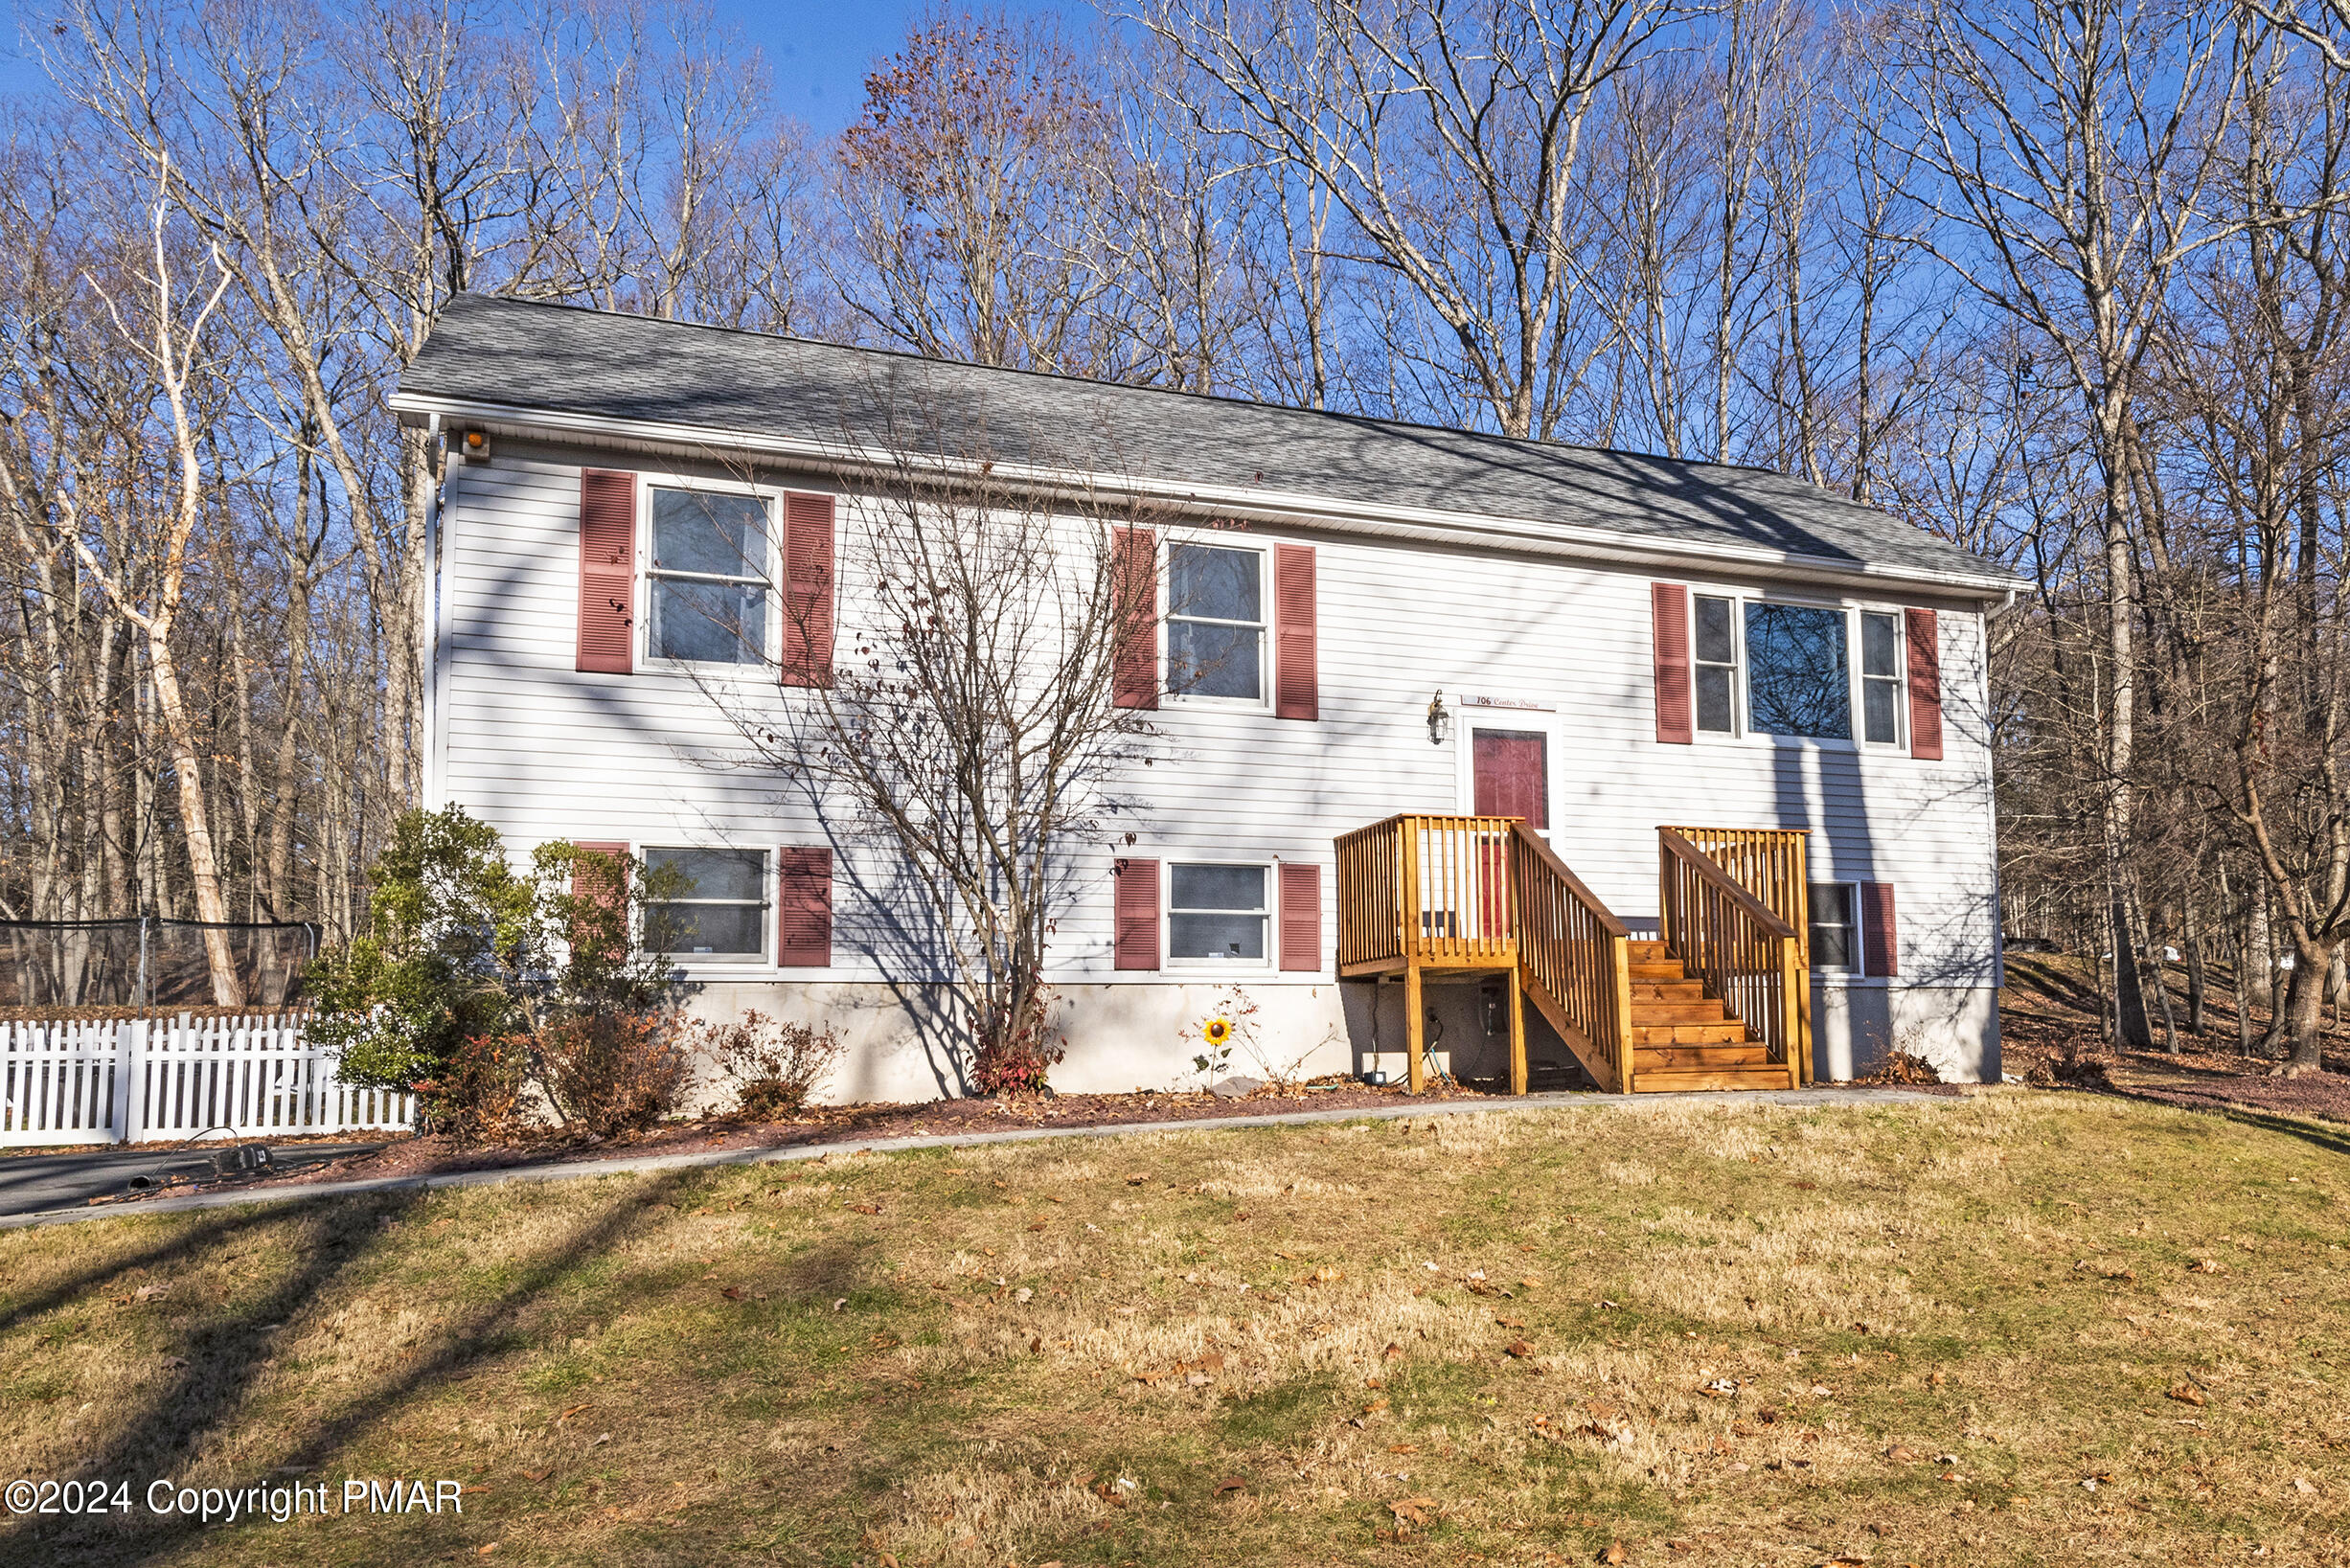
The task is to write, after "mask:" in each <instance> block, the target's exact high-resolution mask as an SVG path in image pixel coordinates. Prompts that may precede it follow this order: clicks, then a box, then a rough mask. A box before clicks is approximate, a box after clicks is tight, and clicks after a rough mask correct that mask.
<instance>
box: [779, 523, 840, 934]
mask: <svg viewBox="0 0 2350 1568" xmlns="http://www.w3.org/2000/svg"><path fill="white" fill-rule="evenodd" d="M776 664H777V666H778V669H779V671H780V676H781V679H782V681H783V683H784V684H785V685H786V686H830V685H832V684H833V498H832V497H831V496H829V495H801V494H791V495H787V496H785V497H784V636H783V647H782V648H780V649H778V650H777V658H776ZM786 962H787V963H788V962H789V960H786Z"/></svg>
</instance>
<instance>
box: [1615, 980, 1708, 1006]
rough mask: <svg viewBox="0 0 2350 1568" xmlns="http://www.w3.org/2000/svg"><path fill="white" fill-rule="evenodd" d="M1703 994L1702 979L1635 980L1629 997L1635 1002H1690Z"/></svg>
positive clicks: (1703, 985)
mask: <svg viewBox="0 0 2350 1568" xmlns="http://www.w3.org/2000/svg"><path fill="white" fill-rule="evenodd" d="M1704 994H1705V982H1704V981H1702V980H1635V981H1633V982H1632V983H1631V999H1632V1000H1633V1001H1634V1002H1635V1003H1637V1002H1692V1001H1695V1000H1697V999H1698V998H1699V997H1701V996H1703V995H1704Z"/></svg>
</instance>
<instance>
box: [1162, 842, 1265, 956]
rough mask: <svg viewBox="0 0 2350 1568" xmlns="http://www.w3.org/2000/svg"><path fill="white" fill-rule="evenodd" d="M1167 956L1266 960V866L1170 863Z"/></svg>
mask: <svg viewBox="0 0 2350 1568" xmlns="http://www.w3.org/2000/svg"><path fill="white" fill-rule="evenodd" d="M1170 872H1171V875H1169V877H1168V879H1167V956H1168V957H1169V958H1170V959H1175V960H1185V959H1188V960H1196V961H1197V960H1204V961H1207V962H1210V963H1225V964H1262V963H1264V962H1265V947H1266V944H1265V922H1266V906H1265V883H1266V874H1265V868H1264V867H1263V866H1213V865H1204V866H1200V865H1195V866H1187V865H1182V864H1180V863H1178V864H1176V865H1175V866H1173V867H1171V868H1170Z"/></svg>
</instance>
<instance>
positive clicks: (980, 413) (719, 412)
mask: <svg viewBox="0 0 2350 1568" xmlns="http://www.w3.org/2000/svg"><path fill="white" fill-rule="evenodd" d="M400 392H401V394H402V395H404V396H407V397H423V398H434V399H448V400H452V401H456V402H460V403H464V404H468V405H478V404H503V405H506V406H508V407H512V408H518V409H529V410H544V411H549V412H557V413H563V414H571V415H579V416H584V417H587V418H589V419H598V420H612V421H614V422H616V423H619V422H630V421H634V422H640V423H643V422H650V423H656V424H663V425H673V426H694V427H701V428H707V429H711V430H722V431H726V432H730V433H733V434H736V435H742V434H749V433H756V434H758V435H760V436H763V437H764V436H772V437H776V438H781V439H784V440H787V441H799V442H813V443H821V444H827V445H831V446H833V447H835V448H840V447H845V446H847V445H850V444H852V443H856V444H864V443H885V442H886V441H887V440H888V439H889V438H890V437H891V436H893V435H894V436H895V437H896V439H897V443H898V444H900V445H905V444H908V443H913V444H916V445H918V446H923V447H929V448H933V449H936V448H939V447H945V448H947V449H948V450H949V451H950V452H951V454H952V455H966V454H969V453H970V452H971V451H972V450H973V449H974V448H979V449H981V450H983V451H984V454H985V455H987V456H989V457H992V458H993V459H994V460H995V461H997V462H1003V463H1014V464H1025V463H1036V464H1040V465H1043V466H1049V467H1054V468H1060V469H1063V470H1066V469H1090V470H1093V471H1103V472H1109V473H1113V474H1121V475H1126V476H1131V477H1135V478H1142V479H1148V480H1152V481H1158V482H1163V483H1167V484H1172V485H1175V486H1184V485H1196V486H1228V487H1235V488H1257V489H1266V490H1271V491H1282V492H1289V493H1292V494H1305V495H1312V496H1316V497H1322V498H1326V499H1329V500H1333V501H1338V502H1347V501H1356V502H1363V503H1370V504H1382V503H1383V504H1390V505H1402V506H1410V507H1420V508H1426V509H1430V510H1434V511H1450V512H1458V513H1463V514H1466V515H1468V516H1476V517H1494V518H1507V519H1513V520H1517V521H1519V522H1525V523H1532V524H1537V525H1540V524H1542V523H1553V524H1560V525H1565V526H1569V527H1576V528H1585V529H1600V530H1605V531H1607V532H1608V533H1610V534H1620V535H1624V536H1626V538H1627V539H1628V541H1629V542H1631V543H1635V544H1636V543H1638V542H1639V541H1641V540H1646V539H1658V540H1663V539H1670V540H1674V541H1677V542H1678V543H1680V544H1682V545H1683V546H1687V545H1689V544H1693V543H1694V544H1699V545H1703V544H1704V543H1706V542H1708V541H1720V542H1721V543H1723V544H1724V545H1737V546H1743V547H1745V548H1747V549H1755V548H1760V549H1763V550H1768V551H1773V552H1784V553H1786V554H1788V555H1790V556H1795V557H1810V558H1813V559H1816V560H1817V561H1819V562H1820V564H1821V565H1823V566H1829V567H1837V568H1844V569H1851V568H1854V567H1865V568H1873V569H1876V570H1879V571H1889V572H1896V573H1906V572H1919V573H1925V574H1930V575H1934V576H1946V575H1957V576H1963V577H1967V578H1973V579H1984V578H1993V577H2003V576H2004V574H2001V573H1999V572H1998V571H1997V569H1996V567H1994V566H1992V565H1991V564H1990V563H1988V562H1986V561H1984V560H1982V559H1980V558H1978V557H1975V556H1974V555H1971V554H1970V553H1968V552H1966V551H1964V550H1961V549H1959V548H1958V547H1957V546H1955V545H1952V544H1949V543H1947V542H1945V541H1943V540H1941V539H1937V538H1935V537H1934V536H1933V535H1931V534H1927V533H1925V532H1924V531H1922V530H1920V529H1917V528H1913V527H1911V526H1910V525H1909V524H1907V523H1904V522H1901V521H1899V520H1898V519H1896V518H1893V517H1890V516H1887V515H1886V514H1885V513H1884V512H1882V511H1877V510H1876V509H1875V508H1872V507H1866V506H1861V505H1859V504H1858V503H1856V502H1853V501H1851V500H1848V499H1846V498H1844V497H1842V496H1838V495H1837V494H1834V493H1833V492H1831V491H1828V490H1825V489H1819V488H1818V487H1817V486H1814V485H1808V484H1805V483H1803V482H1802V481H1800V480H1796V479H1791V478H1788V477H1787V476H1785V475H1783V474H1777V473H1772V472H1769V471H1768V470H1766V469H1760V468H1744V467H1733V466H1727V465H1723V464H1712V463H1688V462H1679V461H1676V460H1673V459H1669V458H1659V457H1648V456H1642V455H1639V454H1636V453H1627V452H1613V451H1605V450H1600V449H1596V448H1592V447H1585V446H1567V445H1561V444H1558V443H1551V442H1537V441H1515V440H1510V439H1508V438H1505V437H1500V436H1489V435H1479V434H1475V433H1473V432H1470V431H1463V430H1447V429H1442V428H1437V427H1434V426H1428V425H1417V424H1404V423H1401V422H1398V421H1396V420H1373V419H1364V418H1360V417H1358V416H1355V415H1350V414H1328V413H1317V412H1314V411H1312V410H1308V409H1296V408H1284V407H1279V406H1275V405H1271V404H1265V403H1251V402H1243V401H1241V400H1238V399H1235V398H1210V397H1202V396H1198V395H1196V394H1190V393H1177V392H1167V391H1163V390H1160V389H1156V388H1150V387H1130V386H1119V385H1115V384H1111V383H1107V382H1099V381H1085V380H1079V379H1075V378H1072V377H1067V376H1058V375H1033V374H1028V373H1024V372H1018V371H1003V370H992V369H987V368H983V367H979V366H972V365H958V364H952V363H947V362H943V361H938V360H927V359H923V358H920V357H918V356H915V355H911V354H901V353H890V352H878V351H874V350H868V349H846V348H841V347H839V346H837V345H834V344H826V343H810V342H807V341H804V340H801V339H797V338H787V337H775V336H769V335H766V334H764V333H758V332H742V331H728V330H719V329H714V328H705V327H693V326H686V325H682V324H679V323H675V322H665V321H655V320H652V319H650V318H648V317H644V316H634V315H623V314H618V313H613V312H608V311H601V310H587V309H581V308H577V307H568V306H554V305H539V304H533V303H527V302H522V301H514V300H500V299H491V298H489V297H486V296H481V295H464V296H460V297H459V298H457V299H454V300H451V301H450V302H449V303H448V305H447V306H446V307H445V309H444V310H443V312H442V315H441V319H440V322H439V324H438V325H437V326H435V327H434V329H433V330H432V334H431V336H430V337H429V338H428V339H427V340H426V342H425V344H424V348H423V352H422V353H420V354H419V355H418V356H417V358H416V361H415V363H413V364H412V365H410V366H409V367H408V371H407V374H406V375H403V376H402V377H401V378H400ZM946 428H951V429H952V430H953V431H954V432H955V434H954V435H953V437H952V438H951V440H950V439H948V438H947V437H946V436H943V435H942V434H941V431H942V429H946Z"/></svg>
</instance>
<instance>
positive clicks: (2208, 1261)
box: [2187, 1258, 2227, 1274]
mask: <svg viewBox="0 0 2350 1568" xmlns="http://www.w3.org/2000/svg"><path fill="white" fill-rule="evenodd" d="M2187 1272H2188V1273H2190V1274H2225V1273H2226V1272H2227V1265H2226V1264H2225V1263H2223V1262H2221V1261H2219V1260H2218V1259H2216V1258H2203V1259H2199V1260H2197V1261H2194V1262H2192V1263H2189V1264H2188V1265H2187Z"/></svg>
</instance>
